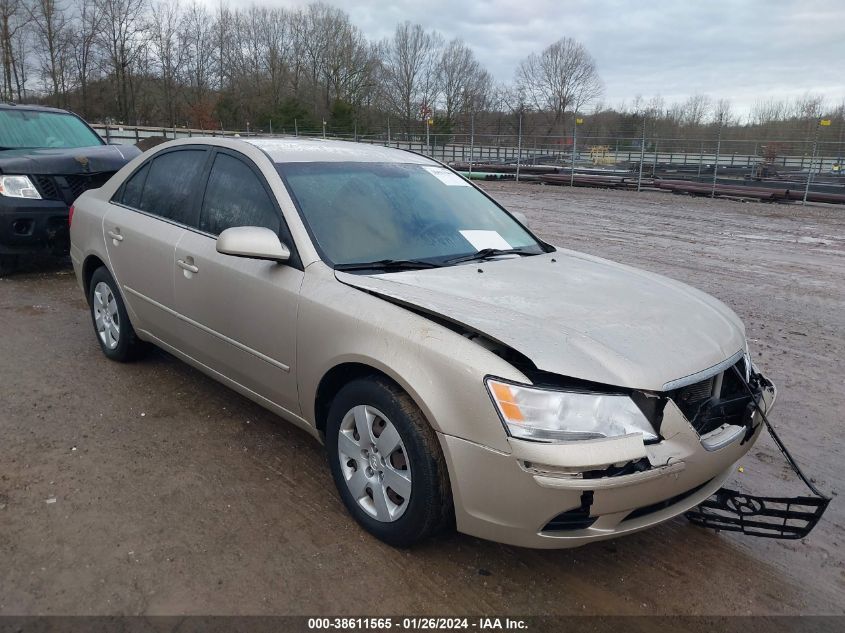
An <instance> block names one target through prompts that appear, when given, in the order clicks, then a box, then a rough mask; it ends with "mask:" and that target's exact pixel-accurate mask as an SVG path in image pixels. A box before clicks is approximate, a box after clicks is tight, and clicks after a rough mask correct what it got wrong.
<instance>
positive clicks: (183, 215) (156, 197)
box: [138, 149, 206, 226]
mask: <svg viewBox="0 0 845 633" xmlns="http://www.w3.org/2000/svg"><path fill="white" fill-rule="evenodd" d="M205 159H206V151H205V150H199V149H183V150H178V151H175V152H167V153H166V154H162V155H161V156H158V157H156V158H154V159H153V160H152V163H151V165H150V170H149V174H147V180H146V182H145V183H144V191H143V193H142V194H141V202H140V205H139V206H138V208H139V209H141V210H142V211H147V212H148V213H152V214H155V215H158V216H161V217H163V218H165V219H168V220H172V221H174V222H178V223H179V224H186V225H189V226H190V225H193V223H194V215H193V209H194V202H195V200H196V196H197V194H198V193H199V184H200V183H199V180H200V174H201V173H202V170H203V167H204V166H205Z"/></svg>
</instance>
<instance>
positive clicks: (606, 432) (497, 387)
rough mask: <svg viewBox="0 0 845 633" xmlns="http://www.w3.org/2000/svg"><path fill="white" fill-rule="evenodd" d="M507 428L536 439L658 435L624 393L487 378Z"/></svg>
mask: <svg viewBox="0 0 845 633" xmlns="http://www.w3.org/2000/svg"><path fill="white" fill-rule="evenodd" d="M486 383H487V389H488V390H489V392H490V395H491V397H492V398H493V402H495V403H496V408H497V409H498V410H499V414H500V415H501V418H502V421H503V422H504V424H505V429H506V430H507V432H508V434H509V435H511V436H512V437H518V438H521V439H526V440H534V441H537V442H563V441H570V440H593V439H599V438H605V437H617V436H620V435H629V434H631V433H639V434H641V435H642V436H643V440H656V439H658V438H657V434H655V432H654V428H652V426H651V424H650V423H649V421H648V419H646V417H645V416H644V415H643V413H642V411H640V409H639V407H637V405H636V404H634V401H633V400H631V398H629V397H628V396H626V395H624V394H607V393H579V392H574V391H554V390H551V389H538V388H536V387H528V386H525V385H514V384H510V383H504V382H500V381H497V380H492V379H489V378H488V379H487V381H486Z"/></svg>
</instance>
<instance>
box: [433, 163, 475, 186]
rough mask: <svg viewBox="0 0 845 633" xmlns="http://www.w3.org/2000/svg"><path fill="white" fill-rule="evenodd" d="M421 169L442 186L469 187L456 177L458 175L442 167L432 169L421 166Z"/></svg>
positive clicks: (465, 182) (464, 181)
mask: <svg viewBox="0 0 845 633" xmlns="http://www.w3.org/2000/svg"><path fill="white" fill-rule="evenodd" d="M422 168H423V169H425V170H426V171H427V172H428V173H430V174H431V175H432V176H434V177H435V178H437V180H439V181H440V182H442V183H443V184H444V185H449V186H450V187H469V186H470V185H469V183H468V182H467V181H466V180H464V179H463V178H461V177H460V176H458V174H456V173H454V172H451V171H449V170H448V169H446V168H444V167H433V166H431V165H423V166H422Z"/></svg>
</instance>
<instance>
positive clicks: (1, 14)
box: [0, 0, 29, 101]
mask: <svg viewBox="0 0 845 633" xmlns="http://www.w3.org/2000/svg"><path fill="white" fill-rule="evenodd" d="M28 19H29V18H28V16H27V15H26V11H25V7H24V5H23V3H22V1H21V0H0V69H2V72H3V77H2V79H3V84H2V87H0V99H6V100H9V101H12V100H15V99H17V100H20V99H21V98H22V97H23V96H24V95H25V94H26V77H25V74H26V70H25V59H24V56H23V55H20V54H19V53H20V52H21V50H20V49H21V42H22V38H25V37H26V30H25V29H26V26H27V23H28Z"/></svg>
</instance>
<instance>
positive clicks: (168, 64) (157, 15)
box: [149, 0, 184, 126]
mask: <svg viewBox="0 0 845 633" xmlns="http://www.w3.org/2000/svg"><path fill="white" fill-rule="evenodd" d="M180 20H181V10H180V7H179V2H178V0H174V1H169V0H167V1H161V2H158V3H157V4H156V5H155V6H154V7H153V11H152V19H151V21H150V27H149V28H150V36H151V37H150V48H151V51H152V54H153V56H154V58H155V63H156V68H157V71H158V76H159V79H160V83H161V87H162V92H163V97H164V103H163V104H162V105H163V106H164V111H165V116H166V120H167V123H168V124H169V125H171V126H173V125H176V111H177V99H176V95H177V93H178V85H177V82H178V78H179V72H180V70H181V68H182V63H183V58H184V48H183V46H182V42H181V41H180V38H179V24H180Z"/></svg>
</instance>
